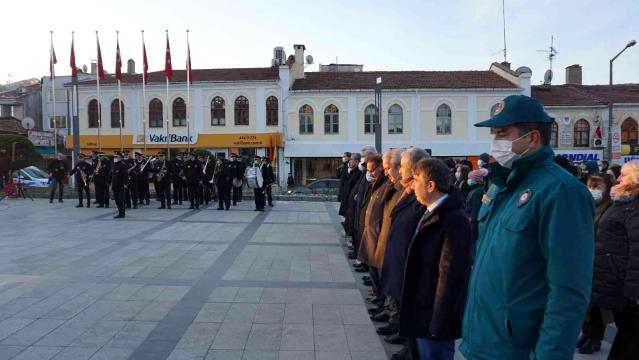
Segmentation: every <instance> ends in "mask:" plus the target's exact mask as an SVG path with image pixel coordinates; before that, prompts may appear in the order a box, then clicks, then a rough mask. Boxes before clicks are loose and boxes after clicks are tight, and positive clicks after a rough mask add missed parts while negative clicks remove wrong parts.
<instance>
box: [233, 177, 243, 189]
mask: <svg viewBox="0 0 639 360" xmlns="http://www.w3.org/2000/svg"><path fill="white" fill-rule="evenodd" d="M242 183H243V181H242V179H240V178H235V179H233V186H234V187H236V188H240V187H242Z"/></svg>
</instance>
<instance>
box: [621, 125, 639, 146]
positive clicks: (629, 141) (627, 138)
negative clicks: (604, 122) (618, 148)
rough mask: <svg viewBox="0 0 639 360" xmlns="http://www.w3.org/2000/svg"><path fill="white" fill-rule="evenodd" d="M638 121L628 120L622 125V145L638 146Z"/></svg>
mask: <svg viewBox="0 0 639 360" xmlns="http://www.w3.org/2000/svg"><path fill="white" fill-rule="evenodd" d="M637 135H638V129H637V121H635V119H633V118H627V119H626V120H624V121H623V122H622V123H621V143H622V144H624V145H632V146H637Z"/></svg>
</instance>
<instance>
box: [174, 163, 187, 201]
mask: <svg viewBox="0 0 639 360" xmlns="http://www.w3.org/2000/svg"><path fill="white" fill-rule="evenodd" d="M183 155H184V153H181V152H179V153H177V154H175V159H173V162H172V165H173V174H172V179H171V180H172V181H173V205H177V204H180V205H182V199H186V198H187V196H188V195H187V194H186V192H187V191H188V188H187V187H186V184H185V183H184V179H183V178H182V177H180V172H181V171H182V170H183V169H184V160H183V158H182V156H183Z"/></svg>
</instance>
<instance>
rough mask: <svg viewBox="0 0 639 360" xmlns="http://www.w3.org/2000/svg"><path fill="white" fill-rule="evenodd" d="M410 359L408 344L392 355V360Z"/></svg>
mask: <svg viewBox="0 0 639 360" xmlns="http://www.w3.org/2000/svg"><path fill="white" fill-rule="evenodd" d="M408 359H410V351H409V350H408V346H404V347H403V348H402V349H401V350H399V351H398V352H396V353H394V354H393V356H391V360H408Z"/></svg>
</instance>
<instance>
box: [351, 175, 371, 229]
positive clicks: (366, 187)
mask: <svg viewBox="0 0 639 360" xmlns="http://www.w3.org/2000/svg"><path fill="white" fill-rule="evenodd" d="M356 186H357V192H356V193H355V208H354V213H353V214H354V216H355V217H354V218H353V228H355V230H356V231H359V232H360V233H361V230H362V227H363V225H364V224H362V222H363V220H364V215H362V213H363V212H364V211H363V210H364V208H365V207H366V205H368V200H369V199H370V197H371V183H369V182H368V180H366V173H364V176H362V177H361V178H360V179H359V182H358V183H357V185H356Z"/></svg>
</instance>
